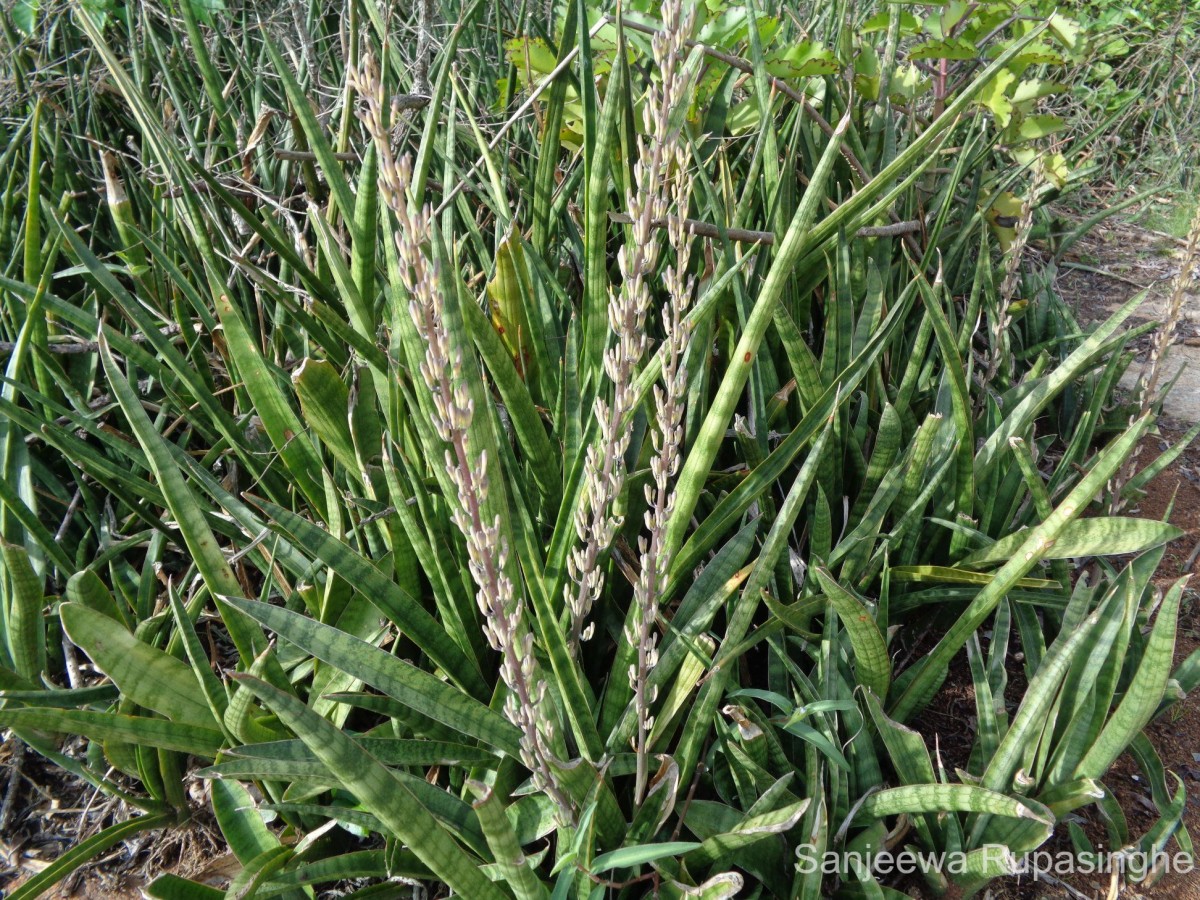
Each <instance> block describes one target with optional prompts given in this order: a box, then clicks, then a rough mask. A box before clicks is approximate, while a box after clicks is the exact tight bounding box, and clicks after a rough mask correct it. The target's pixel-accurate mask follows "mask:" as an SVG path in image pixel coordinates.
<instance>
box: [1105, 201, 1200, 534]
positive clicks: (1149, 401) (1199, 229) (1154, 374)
mask: <svg viewBox="0 0 1200 900" xmlns="http://www.w3.org/2000/svg"><path fill="white" fill-rule="evenodd" d="M1197 258H1200V203H1198V204H1197V205H1196V212H1195V215H1194V216H1193V217H1192V223H1191V225H1190V226H1189V228H1188V239H1187V246H1186V247H1185V248H1184V251H1183V260H1182V261H1181V262H1180V264H1179V271H1178V272H1176V273H1175V277H1174V278H1173V279H1172V280H1171V298H1170V299H1169V300H1168V301H1167V309H1166V315H1165V316H1164V317H1163V321H1162V324H1161V325H1159V327H1158V330H1157V331H1155V332H1154V342H1153V343H1152V344H1151V345H1150V356H1149V358H1148V359H1147V360H1146V365H1145V366H1144V367H1143V369H1142V374H1141V375H1140V376H1138V382H1137V387H1136V388H1135V390H1134V396H1135V397H1137V403H1138V411H1137V413H1136V414H1135V415H1133V416H1131V417H1130V421H1131V422H1132V421H1133V420H1134V419H1137V418H1141V417H1142V416H1144V415H1146V413H1148V412H1149V411H1150V409H1151V407H1153V406H1154V404H1155V403H1157V402H1158V401H1159V399H1160V397H1159V395H1158V382H1159V380H1160V379H1161V378H1162V371H1163V366H1164V365H1165V364H1166V361H1167V355H1168V353H1169V352H1170V350H1171V344H1173V343H1174V342H1175V333H1176V332H1177V331H1178V330H1179V319H1180V318H1181V317H1182V315H1183V301H1184V298H1185V297H1186V296H1187V294H1188V293H1189V292H1190V291H1191V289H1192V288H1193V287H1194V286H1195V284H1196V277H1197V276H1196V261H1197ZM1141 455H1142V446H1141V444H1138V446H1137V447H1135V448H1134V450H1133V453H1131V454H1130V456H1129V459H1128V460H1127V461H1126V462H1125V465H1124V466H1122V467H1121V471H1120V472H1119V473H1118V474H1117V476H1116V477H1115V478H1114V479H1113V481H1112V483H1111V484H1110V485H1109V490H1110V496H1109V504H1108V505H1109V513H1110V514H1113V515H1115V514H1116V513H1118V512H1120V511H1121V508H1122V507H1123V506H1124V505H1125V501H1124V499H1123V498H1122V497H1121V492H1122V490H1123V489H1124V487H1125V485H1126V484H1127V483H1128V482H1129V479H1130V478H1132V477H1133V472H1134V469H1136V468H1137V461H1138V457H1140V456H1141Z"/></svg>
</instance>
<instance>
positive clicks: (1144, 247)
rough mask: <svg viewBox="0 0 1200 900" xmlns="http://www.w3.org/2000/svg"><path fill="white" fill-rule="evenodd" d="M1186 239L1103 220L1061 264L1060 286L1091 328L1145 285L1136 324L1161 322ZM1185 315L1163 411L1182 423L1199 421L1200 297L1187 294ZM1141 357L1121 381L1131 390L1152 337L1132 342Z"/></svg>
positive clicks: (1167, 373) (1170, 361)
mask: <svg viewBox="0 0 1200 900" xmlns="http://www.w3.org/2000/svg"><path fill="white" fill-rule="evenodd" d="M1184 244H1185V242H1184V241H1182V240H1180V239H1179V238H1175V237H1172V236H1171V235H1169V234H1162V233H1161V232H1156V231H1149V230H1147V229H1144V228H1138V227H1136V226H1132V225H1128V224H1124V223H1116V224H1112V225H1107V226H1106V225H1101V226H1099V227H1097V228H1095V229H1094V230H1093V231H1092V232H1091V233H1090V234H1089V235H1088V236H1087V237H1085V238H1084V239H1083V240H1081V241H1080V242H1079V243H1078V244H1076V245H1075V246H1074V247H1072V248H1071V250H1070V252H1069V253H1068V254H1067V257H1066V259H1064V260H1063V262H1062V263H1061V264H1060V266H1059V271H1058V279H1057V282H1056V285H1055V286H1056V288H1057V290H1058V292H1059V293H1060V294H1061V295H1062V296H1063V297H1064V298H1065V299H1066V300H1067V302H1068V303H1070V304H1071V306H1072V307H1073V308H1074V310H1075V313H1076V315H1077V317H1078V318H1079V321H1080V324H1081V325H1083V326H1085V327H1087V326H1092V325H1095V324H1097V323H1098V322H1100V321H1102V320H1103V319H1105V318H1107V317H1108V316H1109V315H1110V314H1111V313H1112V312H1113V311H1115V310H1116V309H1117V308H1118V307H1119V306H1121V305H1122V304H1123V303H1124V302H1125V301H1126V300H1128V299H1129V298H1130V297H1132V296H1133V295H1134V294H1136V293H1138V291H1139V290H1141V289H1143V288H1145V289H1147V290H1148V294H1147V297H1146V300H1145V302H1144V303H1143V304H1142V306H1141V308H1140V309H1139V310H1138V311H1137V312H1136V313H1135V314H1134V316H1133V318H1132V319H1131V320H1130V324H1131V325H1139V324H1142V323H1144V322H1147V321H1162V320H1163V318H1165V316H1166V309H1167V304H1168V302H1169V300H1170V297H1171V287H1172V285H1171V281H1172V279H1173V278H1174V277H1175V275H1176V274H1177V273H1178V272H1179V267H1180V261H1181V257H1182V255H1183V251H1184ZM1182 310H1183V314H1182V316H1181V318H1180V320H1179V324H1178V327H1177V329H1176V332H1175V340H1174V342H1173V343H1172V345H1171V348H1170V351H1169V354H1168V358H1167V362H1166V364H1165V368H1164V370H1163V378H1162V381H1163V382H1164V383H1165V382H1167V381H1169V380H1170V379H1171V378H1173V377H1174V376H1175V374H1176V373H1178V375H1179V377H1178V380H1177V381H1176V383H1175V385H1174V387H1173V388H1172V390H1171V392H1170V394H1169V395H1168V396H1167V399H1166V402H1165V403H1164V404H1163V412H1164V414H1165V415H1166V416H1167V418H1168V419H1174V420H1175V421H1177V422H1184V423H1189V424H1190V423H1194V422H1200V296H1198V295H1197V294H1196V293H1190V294H1187V295H1185V296H1184V299H1183V307H1182ZM1133 349H1134V350H1136V351H1138V353H1139V359H1138V361H1137V362H1135V363H1134V365H1133V366H1131V367H1130V370H1129V372H1128V373H1127V374H1126V377H1125V379H1124V380H1123V381H1122V382H1121V384H1122V386H1123V387H1125V388H1126V389H1129V390H1132V389H1133V387H1134V382H1135V380H1136V378H1137V376H1138V374H1139V373H1140V372H1141V363H1142V362H1144V361H1145V359H1146V356H1147V354H1148V352H1149V350H1150V336H1149V335H1145V336H1143V337H1141V338H1139V339H1138V341H1137V342H1136V343H1135V346H1134V347H1133Z"/></svg>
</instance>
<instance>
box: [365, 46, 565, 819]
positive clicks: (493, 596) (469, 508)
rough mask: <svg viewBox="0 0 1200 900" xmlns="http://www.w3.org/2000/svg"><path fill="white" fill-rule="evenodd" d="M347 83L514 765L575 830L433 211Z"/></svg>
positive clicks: (375, 107)
mask: <svg viewBox="0 0 1200 900" xmlns="http://www.w3.org/2000/svg"><path fill="white" fill-rule="evenodd" d="M353 78H354V83H353V85H352V86H353V87H354V88H355V90H357V91H358V92H359V93H360V94H361V95H362V96H363V98H364V101H365V104H364V105H365V108H364V110H363V111H362V113H361V115H360V118H361V119H362V121H363V123H364V124H365V125H366V127H367V130H368V131H369V132H370V134H371V136H372V138H373V139H374V141H375V143H376V146H377V148H378V151H379V188H380V195H381V196H382V197H383V200H384V202H385V203H387V205H388V206H389V207H390V208H391V210H392V211H393V212H394V213H395V215H396V221H397V224H398V225H399V228H397V230H396V233H395V240H396V248H397V250H398V252H399V255H400V275H401V280H402V282H403V284H404V288H405V290H406V291H407V292H408V295H409V314H410V315H411V316H412V320H413V323H414V324H415V326H416V329H417V332H418V333H419V334H420V336H421V338H422V339H423V340H424V341H425V345H426V346H425V358H424V359H423V360H422V361H421V363H420V367H419V368H420V372H421V377H422V379H423V380H424V382H425V385H426V387H428V389H429V392H430V395H431V396H432V398H433V407H434V409H433V416H432V418H433V426H434V429H435V430H436V432H437V435H438V437H439V438H441V440H442V441H443V442H445V443H446V444H447V445H448V446H447V450H446V459H445V466H446V472H447V473H448V475H449V477H450V480H451V482H452V483H453V485H454V487H455V489H456V491H457V494H458V498H459V503H458V504H453V503H451V505H452V506H453V507H454V511H453V514H452V518H453V521H454V524H455V525H456V526H457V527H458V529H459V531H461V532H462V535H463V537H464V538H465V539H466V543H467V554H468V568H469V569H470V572H471V577H472V578H473V579H474V581H475V584H476V586H477V588H478V590H477V592H476V602H477V603H478V604H479V609H480V612H481V613H482V614H483V617H484V626H483V628H484V634H485V635H486V637H487V640H488V643H489V644H490V645H491V647H492V649H494V650H496V651H498V652H499V653H500V655H501V664H500V677H501V678H502V680H503V681H504V683H505V685H506V686H507V688H508V697H507V701H506V704H505V713H506V715H507V716H508V718H509V720H510V721H511V722H512V723H513V724H514V725H516V726H517V727H518V728H519V729H520V731H521V761H522V763H523V764H524V765H525V766H526V767H527V768H528V769H529V770H530V772H532V773H533V778H534V783H535V784H536V785H537V786H538V788H539V789H540V790H542V791H544V792H545V793H546V794H547V795H548V796H549V797H550V798H551V799H552V800H553V801H554V803H555V805H556V806H557V808H558V811H559V814H560V817H561V818H562V819H563V820H564V821H565V822H572V821H574V809H573V807H572V805H571V802H570V801H569V799H568V798H567V796H566V794H565V793H564V792H563V790H562V789H561V788H560V787H559V785H558V783H557V780H556V779H555V776H554V772H553V769H552V768H551V761H552V759H553V757H552V754H551V751H550V746H549V742H550V738H551V737H552V734H553V732H552V726H551V724H550V720H549V717H548V716H546V715H544V714H543V713H541V712H540V711H541V710H544V709H545V707H544V706H543V704H545V703H546V702H547V701H548V697H547V693H546V682H545V680H544V679H542V678H541V677H540V675H539V673H538V668H537V663H536V660H535V658H534V654H533V633H532V632H531V631H530V630H529V628H528V627H527V625H526V624H525V621H524V602H523V600H522V599H521V598H520V597H518V596H517V595H516V591H515V590H514V585H513V582H512V579H511V578H509V577H508V576H507V575H506V574H505V566H506V563H507V559H508V552H509V548H508V546H507V544H506V541H505V540H504V538H503V537H502V536H501V534H500V518H499V516H497V517H496V518H495V520H494V521H492V522H487V521H485V519H484V507H485V505H486V502H487V495H488V485H489V477H488V458H487V454H486V452H484V453H480V454H479V456H478V457H475V458H472V457H471V454H470V451H469V448H468V439H467V435H468V432H469V430H470V427H471V421H472V419H473V416H474V412H475V410H474V403H473V402H472V400H471V396H470V389H469V387H468V383H467V380H466V378H465V377H464V374H463V356H462V350H461V348H457V347H452V346H451V343H450V339H449V335H448V334H447V332H446V323H445V319H444V309H445V298H444V297H443V296H442V291H441V287H440V262H439V260H438V258H437V256H436V255H435V254H433V253H432V252H430V251H429V250H428V249H427V248H428V247H430V246H431V244H432V237H433V210H432V207H430V206H429V205H428V204H427V205H425V206H423V207H421V208H420V209H412V208H410V205H409V202H408V197H407V188H408V185H409V184H410V183H411V180H412V161H411V160H410V159H409V158H408V157H407V156H406V157H402V158H401V159H400V160H396V159H395V157H394V155H393V154H392V150H391V145H390V143H389V141H388V139H387V130H386V128H385V123H384V121H383V101H382V98H383V90H382V86H381V85H380V83H379V78H378V74H377V70H376V69H375V67H374V64H373V61H372V60H371V59H370V58H369V57H368V58H367V59H366V60H364V63H363V68H362V70H361V71H360V72H358V73H355V74H354V75H353ZM447 499H449V498H447Z"/></svg>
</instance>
